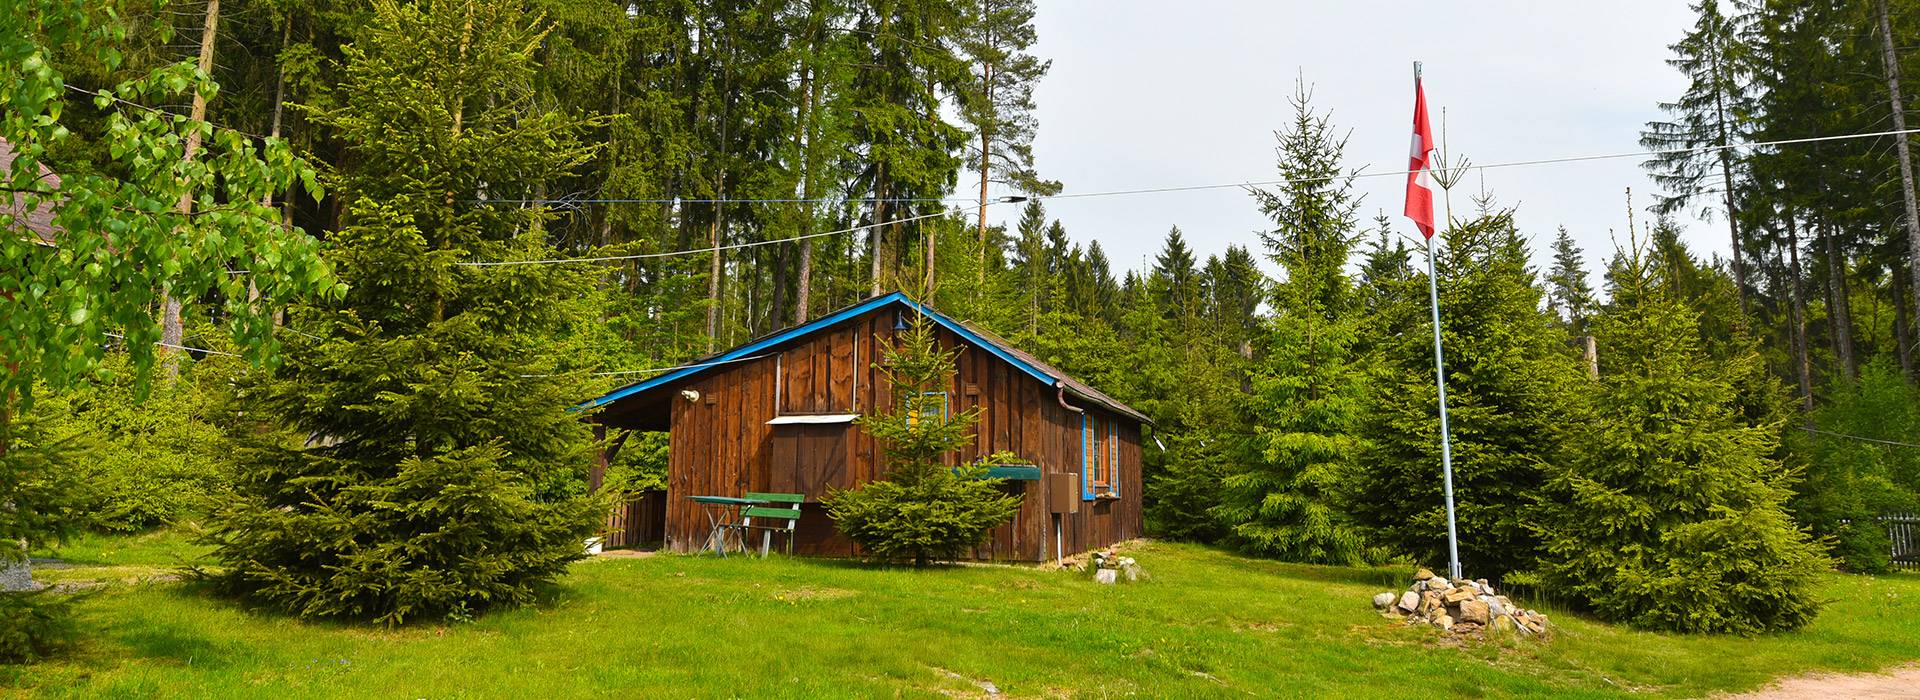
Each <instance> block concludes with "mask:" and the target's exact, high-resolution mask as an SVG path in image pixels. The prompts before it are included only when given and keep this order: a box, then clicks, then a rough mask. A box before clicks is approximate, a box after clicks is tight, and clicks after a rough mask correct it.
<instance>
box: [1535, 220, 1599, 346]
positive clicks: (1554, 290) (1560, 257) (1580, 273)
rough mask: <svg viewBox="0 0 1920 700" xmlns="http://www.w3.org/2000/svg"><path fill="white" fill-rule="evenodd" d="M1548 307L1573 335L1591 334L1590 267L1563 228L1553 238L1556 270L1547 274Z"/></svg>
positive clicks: (1592, 303) (1592, 307)
mask: <svg viewBox="0 0 1920 700" xmlns="http://www.w3.org/2000/svg"><path fill="white" fill-rule="evenodd" d="M1547 303H1548V304H1549V305H1550V306H1552V307H1553V311H1554V313H1555V314H1557V315H1558V316H1559V317H1560V321H1561V322H1562V323H1565V324H1566V326H1567V330H1568V331H1569V332H1571V333H1572V334H1573V335H1576V336H1580V335H1586V334H1587V317H1588V316H1590V315H1592V314H1593V310H1594V298H1593V285H1592V284H1590V283H1588V282H1587V264H1586V261H1585V260H1584V259H1582V258H1581V255H1580V247H1579V246H1576V245H1574V244H1573V237H1572V236H1569V235H1567V227H1565V226H1562V227H1560V233H1559V235H1556V236H1554V238H1553V270H1552V271H1551V272H1549V273H1547Z"/></svg>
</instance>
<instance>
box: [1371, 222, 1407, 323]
mask: <svg viewBox="0 0 1920 700" xmlns="http://www.w3.org/2000/svg"><path fill="white" fill-rule="evenodd" d="M1373 225H1374V229H1373V230H1374V239H1373V243H1372V244H1371V245H1370V246H1368V248H1367V256H1366V260H1365V262H1363V263H1361V265H1360V284H1359V292H1360V296H1361V306H1362V307H1364V308H1365V309H1366V311H1367V317H1368V318H1370V319H1371V318H1379V317H1380V311H1381V310H1382V309H1385V308H1386V307H1388V306H1391V305H1393V304H1395V303H1398V302H1399V301H1400V299H1399V297H1400V296H1401V295H1402V292H1403V287H1404V286H1405V283H1406V281H1407V280H1409V279H1412V278H1413V275H1414V273H1413V252H1412V251H1410V250H1408V249H1407V243H1406V241H1401V240H1395V239H1394V237H1393V222H1392V220H1390V219H1388V218H1387V213H1386V212H1384V211H1383V212H1380V214H1379V215H1378V216H1375V217H1374V219H1373ZM1368 335H1375V334H1368Z"/></svg>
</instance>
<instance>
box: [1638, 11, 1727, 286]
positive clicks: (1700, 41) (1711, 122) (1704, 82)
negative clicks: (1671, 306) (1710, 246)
mask: <svg viewBox="0 0 1920 700" xmlns="http://www.w3.org/2000/svg"><path fill="white" fill-rule="evenodd" d="M1732 9H1733V10H1734V11H1735V12H1734V13H1733V14H1729V13H1727V12H1726V11H1725V9H1723V8H1722V6H1721V3H1720V1H1719V0H1697V2H1695V3H1694V5H1693V11H1694V13H1695V14H1696V15H1698V16H1699V20H1698V21H1697V22H1696V23H1695V24H1694V26H1693V28H1692V29H1691V30H1689V31H1688V32H1687V34H1686V36H1685V37H1682V38H1681V40H1680V41H1678V42H1675V43H1674V44H1672V45H1671V46H1669V47H1668V48H1669V49H1670V50H1672V51H1673V53H1674V57H1673V58H1671V59H1668V60H1667V63H1668V64H1669V65H1672V66H1673V67H1674V68H1676V69H1679V71H1680V72H1681V73H1682V74H1684V75H1686V77H1687V81H1688V84H1687V90H1686V92H1685V93H1683V94H1681V95H1680V97H1679V99H1676V100H1674V101H1673V102H1668V103H1662V104H1661V105H1660V107H1661V109H1663V110H1665V111H1666V112H1668V113H1669V114H1671V115H1673V117H1674V119H1673V121H1654V122H1648V123H1647V128H1646V131H1644V132H1642V134H1641V136H1640V144H1641V145H1643V146H1646V147H1647V148H1650V149H1656V150H1662V151H1665V153H1663V154H1661V155H1658V156H1655V157H1654V158H1653V159H1652V160H1649V161H1647V162H1646V163H1645V167H1646V168H1647V169H1648V170H1649V171H1651V172H1652V173H1653V178H1654V181H1655V182H1658V183H1660V186H1661V187H1663V188H1666V190H1667V192H1666V194H1664V195H1663V196H1661V197H1660V199H1659V203H1658V204H1657V206H1656V208H1657V209H1658V210H1659V211H1661V212H1663V213H1666V212H1673V211H1679V210H1683V209H1686V208H1687V207H1690V206H1693V205H1694V204H1695V203H1696V200H1698V199H1700V198H1702V197H1710V200H1709V201H1711V205H1709V206H1707V207H1702V208H1701V211H1702V212H1703V213H1706V212H1710V211H1711V208H1712V207H1718V208H1719V209H1720V212H1719V213H1720V215H1721V216H1723V217H1724V218H1725V219H1726V222H1727V232H1728V235H1729V240H1731V241H1732V242H1733V274H1734V281H1735V282H1736V284H1738V286H1739V287H1738V288H1739V294H1740V304H1741V306H1742V307H1743V308H1744V307H1745V306H1746V293H1747V283H1748V280H1747V273H1746V260H1745V250H1744V246H1743V243H1744V242H1745V238H1746V236H1745V235H1744V234H1743V232H1742V231H1741V230H1740V213H1739V206H1740V202H1739V199H1738V190H1739V189H1740V187H1741V183H1740V181H1739V179H1738V177H1739V175H1738V172H1737V170H1738V169H1737V167H1736V164H1735V162H1734V160H1735V158H1737V157H1738V154H1737V153H1736V152H1734V151H1732V150H1729V149H1727V148H1726V147H1727V146H1730V145H1733V144H1737V143H1739V142H1740V141H1741V140H1743V138H1744V134H1745V132H1746V131H1748V130H1750V128H1751V125H1750V123H1749V120H1750V118H1751V116H1752V114H1753V88H1752V74H1751V65H1750V64H1749V56H1748V53H1749V47H1748V46H1747V44H1746V38H1745V36H1744V33H1745V30H1744V27H1745V23H1746V22H1747V20H1748V19H1749V17H1748V16H1747V15H1746V14H1744V13H1741V12H1739V9H1740V8H1738V7H1737V6H1736V7H1734V8H1732ZM1712 146H1717V147H1719V148H1718V149H1716V150H1705V151H1703V150H1695V149H1699V148H1702V147H1712ZM1716 193H1717V194H1718V195H1719V196H1718V197H1712V195H1714V194H1716ZM1716 200H1717V201H1716Z"/></svg>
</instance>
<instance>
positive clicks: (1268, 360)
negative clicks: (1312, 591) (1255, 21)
mask: <svg viewBox="0 0 1920 700" xmlns="http://www.w3.org/2000/svg"><path fill="white" fill-rule="evenodd" d="M1342 148H1343V142H1342V141H1341V140H1339V139H1337V138H1335V137H1334V136H1333V134H1332V127H1331V125H1330V124H1329V123H1328V121H1327V118H1326V117H1325V116H1324V115H1321V114H1316V113H1314V111H1313V109H1312V107H1311V106H1310V105H1309V104H1308V99H1307V96H1306V94H1305V92H1304V90H1303V91H1301V92H1300V93H1299V94H1297V95H1296V97H1295V98H1294V122H1293V124H1292V126H1291V128H1290V129H1289V130H1288V131H1286V132H1285V133H1284V134H1282V135H1281V136H1280V148H1279V158H1280V172H1281V174H1282V175H1283V176H1285V177H1286V178H1287V179H1288V180H1289V181H1290V182H1289V184H1287V185H1284V186H1282V187H1281V189H1280V190H1279V191H1277V192H1266V191H1255V192H1254V195H1255V197H1256V198H1257V199H1258V200H1259V202H1260V205H1261V209H1262V210H1264V211H1265V212H1266V213H1267V215H1268V216H1269V217H1271V218H1272V219H1273V221H1274V224H1275V226H1274V229H1273V230H1272V231H1271V232H1270V233H1267V234H1265V235H1264V236H1263V238H1264V239H1265V241H1266V242H1267V246H1268V251H1269V252H1268V255H1269V257H1271V258H1273V259H1274V260H1275V261H1276V262H1278V263H1280V265H1281V267H1282V269H1283V270H1284V271H1285V273H1286V279H1285V280H1283V281H1281V282H1280V283H1279V284H1278V285H1276V287H1275V289H1274V293H1273V296H1272V301H1273V307H1274V316H1273V318H1272V319H1271V320H1270V321H1269V322H1268V324H1267V333H1266V338H1265V342H1264V343H1263V345H1264V347H1263V350H1264V352H1262V353H1260V355H1259V358H1260V359H1259V361H1258V363H1257V364H1256V365H1255V368H1254V370H1253V373H1252V379H1253V381H1252V385H1253V386H1252V395H1251V396H1250V397H1249V398H1248V399H1247V414H1248V415H1247V421H1248V423H1249V424H1250V425H1251V426H1252V431H1253V433H1252V435H1251V437H1250V438H1249V441H1248V448H1249V449H1248V454H1247V457H1246V461H1245V463H1244V464H1242V465H1239V466H1238V467H1237V468H1234V469H1232V470H1230V471H1229V473H1228V474H1227V476H1226V477H1225V478H1224V479H1223V480H1222V487H1223V488H1222V492H1221V496H1220V505H1219V506H1217V507H1216V508H1215V516H1216V517H1217V518H1219V519H1220V520H1221V521H1223V523H1224V524H1225V526H1226V527H1227V528H1229V531H1230V533H1231V535H1230V537H1229V539H1230V540H1231V541H1232V542H1233V543H1234V544H1235V545H1236V546H1238V547H1239V548H1240V549H1242V550H1243V551H1247V552H1251V553H1255V554H1262V555H1266V556H1274V557H1280V558H1283V559H1288V560H1291V561H1306V562H1316V563H1328V564H1355V563H1360V562H1363V561H1365V560H1367V559H1368V558H1370V553H1369V552H1368V548H1367V546H1366V543H1365V540H1364V538H1363V537H1362V535H1361V531H1360V528H1359V527H1358V526H1356V525H1355V524H1354V523H1352V522H1351V521H1349V520H1348V519H1347V518H1346V516H1345V514H1344V513H1343V512H1341V510H1340V508H1339V506H1338V504H1337V503H1336V502H1335V493H1336V491H1337V489H1338V487H1339V484H1341V483H1342V482H1343V481H1345V480H1347V479H1349V478H1350V477H1351V476H1352V473H1353V472H1354V471H1355V470H1356V469H1357V466H1358V464H1359V459H1360V456H1361V454H1362V452H1363V450H1364V449H1365V446H1366V443H1365V442H1364V441H1363V440H1362V439H1361V438H1360V437H1359V435H1358V432H1359V431H1358V428H1359V426H1360V424H1361V419H1362V416H1363V415H1365V412H1366V407H1367V383H1366V381H1365V379H1366V372H1365V364H1364V362H1363V361H1362V358H1361V357H1360V355H1359V353H1358V352H1357V350H1356V345H1357V343H1358V341H1359V336H1360V327H1361V319H1360V313H1359V309H1360V307H1359V303H1358V302H1359V298H1358V296H1357V295H1356V294H1354V291H1353V283H1352V281H1351V280H1350V279H1349V278H1348V277H1347V274H1346V264H1347V260H1348V258H1349V257H1350V256H1351V255H1352V253H1353V247H1354V245H1355V244H1356V243H1357V242H1358V240H1359V231H1358V226H1357V220H1356V217H1355V216H1354V209H1355V206H1356V204H1357V202H1356V201H1355V198H1354V196H1353V195H1352V194H1351V187H1352V180H1351V178H1350V177H1342V176H1341V175H1342V173H1341V172H1340V157H1341V151H1342Z"/></svg>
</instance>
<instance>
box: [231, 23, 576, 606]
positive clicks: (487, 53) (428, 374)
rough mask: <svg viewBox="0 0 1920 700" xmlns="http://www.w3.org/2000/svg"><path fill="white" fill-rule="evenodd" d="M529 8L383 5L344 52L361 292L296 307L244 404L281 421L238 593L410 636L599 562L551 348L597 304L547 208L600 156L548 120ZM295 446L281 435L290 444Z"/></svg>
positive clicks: (266, 448) (238, 527) (249, 452)
mask: <svg viewBox="0 0 1920 700" xmlns="http://www.w3.org/2000/svg"><path fill="white" fill-rule="evenodd" d="M527 17H528V15H527V12H526V8H525V7H524V6H522V5H521V4H520V3H518V2H499V3H490V4H472V3H463V2H454V1H452V0H437V1H432V2H423V3H419V4H410V3H409V4H401V3H397V2H382V3H380V4H378V5H375V6H374V9H373V17H372V19H371V21H370V24H369V26H368V27H367V29H366V30H365V32H364V33H363V34H362V35H361V36H360V38H359V39H358V40H357V41H356V42H355V43H354V44H353V45H352V46H349V47H346V49H345V51H346V61H345V65H344V67H343V69H344V76H343V78H342V83H341V86H340V89H339V91H338V93H337V95H336V96H335V98H336V99H337V100H338V102H337V106H336V107H333V108H329V109H309V110H308V111H309V113H310V114H311V115H312V118H313V119H314V120H315V121H316V122H319V123H321V124H325V125H327V126H329V127H331V128H333V129H335V130H337V132H338V133H339V134H340V135H341V137H342V141H343V142H344V143H346V144H348V148H349V149H350V150H351V151H352V152H353V158H352V159H351V160H350V161H349V163H350V165H348V166H347V167H343V168H342V169H340V170H339V171H337V173H336V174H335V175H334V177H333V180H334V182H335V185H336V187H337V191H338V192H339V194H340V196H341V197H342V198H343V200H344V201H345V203H346V212H347V213H346V215H345V216H344V218H343V221H344V223H345V226H344V228H343V229H342V230H341V231H339V233H338V234H336V235H335V236H334V237H333V238H332V240H331V241H329V246H328V248H327V250H326V255H327V256H328V257H329V258H330V259H331V260H332V262H333V263H334V265H335V266H336V268H337V269H338V271H339V275H340V277H341V279H342V280H343V281H345V282H346V283H347V284H348V285H349V291H348V293H347V294H346V296H345V298H344V299H343V300H341V301H340V302H338V303H322V304H314V305H311V306H305V307H298V308H296V309H294V311H293V313H292V315H291V319H290V325H291V326H293V327H294V328H295V329H296V330H298V333H293V334H290V335H293V336H294V337H296V338H297V339H298V340H297V342H292V343H291V344H290V348H289V351H288V361H287V363H286V365H285V366H284V368H282V370H281V371H280V372H278V373H277V374H276V375H274V376H273V377H271V378H270V379H265V380H260V381H257V382H256V383H255V384H254V385H252V386H248V387H246V388H245V390H244V400H245V406H246V407H247V408H246V414H247V415H249V416H258V417H260V419H261V420H262V421H263V422H264V424H263V426H262V429H263V430H262V431H261V434H260V435H259V436H258V437H257V438H256V439H252V440H249V441H248V442H247V443H246V450H245V451H244V452H243V454H242V458H243V462H244V465H245V466H244V467H243V469H242V472H241V474H239V481H238V484H237V487H236V489H237V492H238V493H237V494H236V496H235V497H234V498H233V499H232V500H231V501H230V502H227V503H225V504H224V505H222V506H221V507H220V508H219V510H218V512H217V513H216V514H215V516H214V517H213V522H212V529H211V531H210V533H209V535H208V537H207V538H208V540H209V541H210V542H211V543H212V544H214V545H216V547H217V549H216V552H215V553H216V555H217V556H218V557H219V558H220V559H221V560H222V561H223V562H225V564H226V565H227V568H226V569H225V570H224V571H223V572H221V573H220V574H219V580H220V582H221V583H222V584H223V585H224V587H225V588H227V589H228V590H231V591H234V592H236V593H239V594H243V595H245V596H247V597H249V598H252V599H255V600H258V601H262V602H264V603H267V604H269V605H271V606H273V607H276V608H279V609H281V610H285V611H288V612H291V613H293V614H296V615H300V616H302V617H329V618H345V619H356V620H372V621H377V622H381V623H386V624H399V623H402V622H405V621H407V620H413V619H419V618H423V617H424V618H433V617H438V616H447V617H450V618H455V619H458V618H463V617H465V616H467V615H471V614H473V613H476V612H478V611H480V610H482V609H484V608H489V607H493V606H499V605H513V604H520V603H525V602H527V601H530V600H532V599H533V597H534V595H535V590H536V588H535V587H536V586H538V585H539V584H541V583H544V582H547V581H551V580H552V579H553V578H554V577H556V576H558V575H559V574H560V573H561V572H562V571H563V570H564V568H565V567H566V565H567V564H568V563H569V562H572V561H574V560H577V559H579V558H581V557H582V556H583V543H584V541H585V538H586V537H587V536H588V535H590V534H592V532H593V531H594V529H595V526H596V520H597V514H598V513H599V512H600V511H599V510H598V508H597V506H596V505H595V503H594V500H593V499H591V498H589V497H588V496H587V495H586V491H585V488H586V485H585V482H584V479H583V477H584V475H585V471H586V467H587V466H588V450H589V448H590V447H591V444H590V440H589V435H588V431H587V429H586V426H585V425H584V424H583V423H582V422H581V421H580V416H578V415H577V414H574V413H572V412H570V411H569V408H568V407H569V406H570V405H571V404H573V403H574V402H576V401H578V400H579V398H580V397H581V396H582V394H583V391H582V390H583V386H582V382H581V381H580V377H579V376H578V375H564V374H559V373H558V372H557V370H555V369H554V367H555V365H556V361H557V360H558V358H557V357H556V356H555V355H556V353H555V352H554V350H553V348H552V346H551V345H550V344H549V343H548V342H546V341H547V339H549V338H551V337H553V336H554V335H555V334H556V333H557V331H559V330H560V329H561V328H562V327H563V326H564V325H565V324H566V323H567V322H568V321H569V320H570V319H569V318H567V316H566V313H565V311H566V309H568V308H569V307H568V306H567V305H566V304H565V303H563V300H566V299H569V298H572V297H575V296H577V295H579V294H581V293H583V292H584V291H585V290H584V286H583V284H582V277H581V276H580V275H579V273H577V272H576V271H574V270H573V269H571V268H570V267H568V266H559V265H515V266H491V267H476V266H468V265H465V264H462V263H463V262H465V261H487V262H498V261H513V260H531V259H538V258H551V257H556V252H555V251H554V250H552V248H551V246H550V245H548V244H547V242H546V241H545V236H544V232H543V224H544V222H545V221H546V218H547V214H546V213H545V211H544V210H543V209H540V208H525V207H521V206H513V205H500V204H489V203H484V202H480V201H476V200H481V199H490V198H505V199H515V198H524V197H527V196H529V194H530V192H531V190H533V188H534V187H536V186H537V185H538V183H539V182H540V181H541V178H543V177H546V176H547V175H549V174H551V173H564V172H567V171H568V170H569V169H571V168H573V167H575V166H577V165H579V164H580V163H581V162H582V161H583V160H584V158H585V156H586V154H587V153H588V149H586V148H585V147H583V146H582V145H581V144H580V143H579V141H578V138H577V136H578V134H579V132H580V130H581V128H582V126H583V124H582V121H581V120H580V119H578V118H575V117H569V116H563V115H560V114H556V113H553V112H548V111H544V110H542V109H540V108H538V107H537V106H535V105H533V104H530V101H529V95H530V94H531V91H530V90H529V87H530V84H531V83H532V82H533V81H534V80H535V79H536V76H537V74H538V70H539V69H538V67H537V66H536V64H535V63H534V58H533V57H534V54H535V52H536V51H537V50H538V48H539V47H540V42H541V39H542V38H543V36H544V35H545V32H544V31H543V30H542V28H541V27H540V26H539V25H538V24H537V23H536V22H534V21H530V20H528V18H527ZM274 428H277V429H274Z"/></svg>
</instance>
